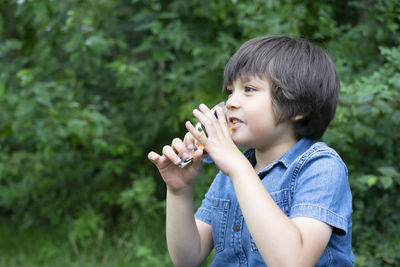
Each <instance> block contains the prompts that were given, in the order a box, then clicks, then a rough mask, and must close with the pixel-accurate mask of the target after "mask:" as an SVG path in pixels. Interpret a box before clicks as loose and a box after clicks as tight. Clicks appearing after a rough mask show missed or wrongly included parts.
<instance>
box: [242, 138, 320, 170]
mask: <svg viewBox="0 0 400 267" xmlns="http://www.w3.org/2000/svg"><path fill="white" fill-rule="evenodd" d="M312 144H313V141H312V140H311V139H309V138H302V139H300V140H299V141H298V142H297V143H296V144H295V145H294V146H293V147H292V148H291V149H290V150H289V151H288V152H286V153H285V154H283V155H282V156H281V157H280V158H279V159H277V160H276V161H274V162H272V163H271V164H269V165H268V166H266V167H265V168H263V169H262V170H261V171H260V174H261V173H265V172H267V171H269V170H270V169H272V168H273V167H275V166H276V165H278V164H279V163H282V164H283V165H284V166H285V167H286V168H288V167H289V166H290V164H292V162H293V161H294V160H296V158H297V157H298V156H300V155H301V154H303V153H304V152H305V151H306V150H307V149H308V148H310V147H311V146H312ZM243 153H244V155H245V157H246V158H247V159H248V160H249V161H250V163H251V165H253V166H255V165H256V163H257V160H256V153H255V149H254V148H249V149H247V150H246V151H244V152H243Z"/></svg>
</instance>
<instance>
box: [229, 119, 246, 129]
mask: <svg viewBox="0 0 400 267" xmlns="http://www.w3.org/2000/svg"><path fill="white" fill-rule="evenodd" d="M242 123H243V121H242V120H240V119H238V118H236V117H229V127H230V128H232V129H236V128H237V127H238V126H239V125H240V124H242Z"/></svg>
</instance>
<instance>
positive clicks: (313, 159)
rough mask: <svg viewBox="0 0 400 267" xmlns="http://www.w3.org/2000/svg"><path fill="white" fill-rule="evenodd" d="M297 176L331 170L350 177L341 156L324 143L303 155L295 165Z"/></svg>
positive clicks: (311, 148)
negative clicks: (313, 171) (312, 171)
mask: <svg viewBox="0 0 400 267" xmlns="http://www.w3.org/2000/svg"><path fill="white" fill-rule="evenodd" d="M293 167H294V172H295V174H294V175H295V176H297V175H300V174H302V173H304V172H305V171H310V169H311V170H313V169H314V170H315V171H317V172H320V171H323V170H330V172H331V173H332V172H338V173H340V174H341V176H342V175H344V176H345V177H346V178H347V176H348V171H347V167H346V164H345V163H344V161H343V160H342V158H341V157H340V156H339V154H338V153H337V152H336V151H335V150H334V149H333V148H331V147H329V146H327V145H326V144H325V143H323V142H317V143H315V144H313V145H312V146H310V147H309V148H308V149H307V150H306V151H305V152H304V153H303V154H301V155H300V156H299V157H298V158H297V160H296V161H295V162H294V164H293Z"/></svg>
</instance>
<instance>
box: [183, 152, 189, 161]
mask: <svg viewBox="0 0 400 267" xmlns="http://www.w3.org/2000/svg"><path fill="white" fill-rule="evenodd" d="M182 158H183V160H185V159H187V158H189V154H188V153H186V152H183V154H182Z"/></svg>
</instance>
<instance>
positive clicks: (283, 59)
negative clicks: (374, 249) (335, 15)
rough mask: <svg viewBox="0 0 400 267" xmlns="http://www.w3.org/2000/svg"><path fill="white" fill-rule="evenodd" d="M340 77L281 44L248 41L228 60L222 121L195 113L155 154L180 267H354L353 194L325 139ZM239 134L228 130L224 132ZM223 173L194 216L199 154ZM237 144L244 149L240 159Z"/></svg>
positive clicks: (290, 44) (315, 55)
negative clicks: (205, 266)
mask: <svg viewBox="0 0 400 267" xmlns="http://www.w3.org/2000/svg"><path fill="white" fill-rule="evenodd" d="M339 87H340V85H339V78H338V75H337V72H336V68H335V66H334V64H333V62H332V61H331V59H330V58H329V56H328V55H327V54H326V53H325V52H324V51H323V50H322V49H320V48H318V47H315V46H313V45H312V44H310V43H308V42H306V41H303V40H297V39H294V38H290V37H285V36H267V37H261V38H256V39H252V40H250V41H248V42H246V43H245V44H244V45H242V47H240V49H239V50H238V51H237V52H236V53H235V54H234V55H233V56H232V58H231V59H230V60H229V61H228V63H227V65H226V67H225V71H224V85H223V90H224V91H225V92H226V93H227V95H228V99H227V101H226V111H224V110H223V109H221V108H217V109H216V112H217V115H218V118H216V117H215V116H214V114H213V113H212V112H211V111H210V110H209V109H208V107H207V106H205V105H203V104H202V105H200V107H199V110H197V109H196V110H194V111H193V114H194V116H195V117H196V118H197V119H199V121H200V122H201V123H202V124H203V125H204V127H205V129H206V130H207V136H205V135H202V134H201V133H200V132H198V131H197V130H196V129H195V128H194V127H193V125H192V124H191V123H190V122H187V123H186V128H187V129H188V131H189V132H188V133H187V134H186V135H185V138H184V140H183V141H182V140H180V139H178V138H175V139H174V140H173V141H172V144H171V146H165V147H164V148H163V154H162V156H160V155H158V154H157V153H155V152H150V153H149V155H148V157H149V159H150V160H151V161H152V162H153V163H154V164H155V165H156V166H157V167H158V169H159V171H160V174H161V176H162V177H163V179H164V181H165V182H166V184H167V219H166V224H167V243H168V249H169V252H170V255H171V258H172V260H173V262H174V264H175V265H176V266H197V265H199V264H200V263H201V262H202V261H203V260H204V259H205V258H206V257H207V256H208V255H209V253H210V251H211V249H212V248H213V247H214V249H215V257H214V260H213V262H212V266H265V265H268V266H314V265H315V266H352V265H353V262H354V256H353V254H352V250H351V226H352V220H351V214H352V205H351V201H352V198H351V192H350V188H349V184H348V178H347V168H346V166H345V164H344V163H343V161H342V160H341V158H340V157H339V155H338V154H337V153H336V152H335V151H334V150H333V149H331V148H329V147H328V146H326V144H324V143H321V142H317V143H314V142H313V140H317V139H319V138H321V136H322V135H323V133H324V132H325V130H326V128H327V126H328V124H329V123H330V121H331V120H332V119H333V117H334V114H335V111H336V106H337V100H338V94H339ZM233 125H234V127H233V130H232V131H230V132H229V131H228V128H230V127H232V126H233ZM194 139H197V140H198V141H199V142H200V143H201V144H203V146H204V150H205V151H206V152H207V153H208V154H209V155H210V156H211V158H212V159H213V161H214V163H215V164H216V165H217V166H218V168H219V169H220V172H219V173H218V174H217V176H216V177H215V179H214V181H213V183H212V185H211V186H210V189H209V191H208V192H207V194H206V195H205V198H204V200H203V202H202V205H201V206H200V208H199V209H198V210H197V212H196V214H195V215H194V213H193V186H194V182H195V179H196V177H197V176H198V174H199V172H200V169H201V156H202V153H203V151H202V150H201V149H197V150H196V152H195V153H194V160H193V162H192V163H191V164H189V165H188V166H187V167H185V168H183V169H181V168H179V167H178V165H179V163H180V162H181V161H182V160H181V159H183V160H185V159H187V158H189V154H190V151H191V150H192V149H194ZM236 146H242V147H246V148H248V149H247V150H246V151H245V152H244V153H241V152H240V150H239V149H238V148H237V147H236Z"/></svg>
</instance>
